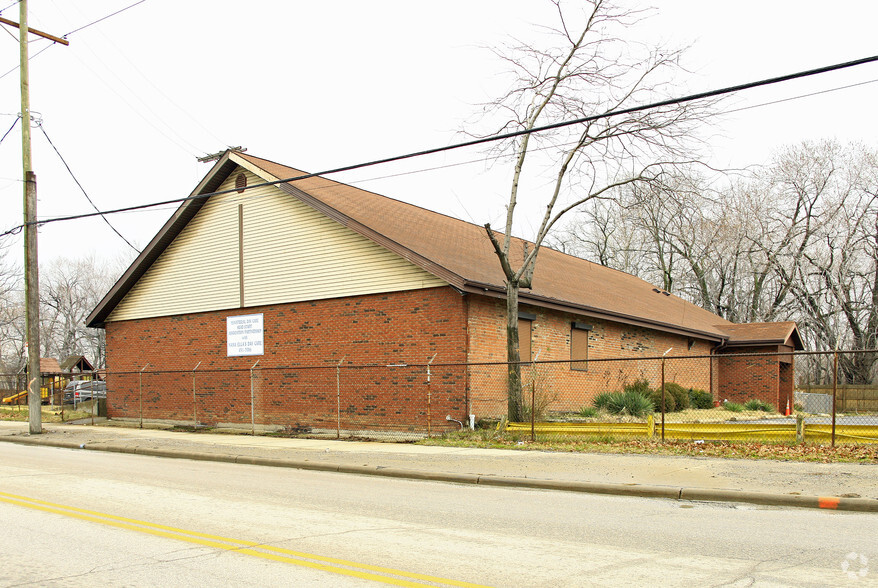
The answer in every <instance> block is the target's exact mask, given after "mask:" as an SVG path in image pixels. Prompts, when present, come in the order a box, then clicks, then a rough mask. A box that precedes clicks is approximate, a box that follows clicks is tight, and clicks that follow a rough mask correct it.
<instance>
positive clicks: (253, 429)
mask: <svg viewBox="0 0 878 588" xmlns="http://www.w3.org/2000/svg"><path fill="white" fill-rule="evenodd" d="M257 365H259V360H258V359H257V360H256V363H254V364H253V367H251V368H250V434H251V435H253V436H254V437H255V436H256V406H255V403H254V401H253V397H254V392H253V370H255V369H256V366H257Z"/></svg>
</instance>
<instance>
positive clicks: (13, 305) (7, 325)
mask: <svg viewBox="0 0 878 588" xmlns="http://www.w3.org/2000/svg"><path fill="white" fill-rule="evenodd" d="M20 276H21V272H19V271H17V270H16V269H15V267H14V266H13V265H12V263H10V262H9V261H8V258H7V256H6V248H5V247H0V372H17V371H18V370H19V369H20V368H21V367H22V365H23V364H22V357H23V353H24V340H23V339H19V338H18V336H17V335H18V332H19V331H20V330H21V328H22V325H21V324H19V323H21V322H22V320H23V314H22V313H23V306H22V304H23V300H22V298H23V291H22V286H21V278H20Z"/></svg>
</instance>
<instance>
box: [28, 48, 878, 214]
mask: <svg viewBox="0 0 878 588" xmlns="http://www.w3.org/2000/svg"><path fill="white" fill-rule="evenodd" d="M876 61H878V55H873V56H870V57H864V58H861V59H856V60H853V61H847V62H843V63H837V64H833V65H828V66H824V67H819V68H814V69H810V70H805V71H800V72H796V73H792V74H785V75H781V76H776V77H772V78H766V79H762V80H758V81H754V82H747V83H743V84H737V85H735V86H728V87H725V88H719V89H715V90H708V91H705V92H698V93H695V94H689V95H687V96H682V97H679V98H669V99H666V100H660V101H658V102H651V103H648V104H643V105H640V106H632V107H630V108H623V109H619V110H613V111H609V112H604V113H601V114H594V115H590V116H585V117H580V118H576V119H572V120H567V121H559V122H555V123H551V124H547V125H541V126H538V127H533V128H531V129H521V130H517V131H511V132H508V133H500V134H497V135H491V136H487V137H479V138H476V139H471V140H469V141H463V142H461V143H454V144H451V145H444V146H442V147H432V148H429V149H423V150H421V151H414V152H410V153H406V154H403V155H395V156H391V157H385V158H381V159H375V160H372V161H367V162H363V163H356V164H352V165H345V166H341V167H336V168H331V169H327V170H324V171H320V172H314V173H306V174H302V175H298V176H294V177H290V178H284V179H280V180H272V181H266V182H261V183H258V184H254V185H252V186H248V187H247V188H246V189H248V190H252V189H254V188H262V187H265V186H274V185H277V184H285V183H291V182H296V181H301V180H306V179H309V178H314V177H318V176H327V175H331V174H337V173H341V172H346V171H352V170H355V169H361V168H366V167H372V166H376V165H381V164H385V163H391V162H396V161H403V160H406V159H412V158H416V157H423V156H425V155H432V154H434V153H441V152H443V151H452V150H456V149H461V148H464V147H472V146H476V145H483V144H485V143H490V142H494V141H501V140H504V139H510V138H515V137H521V136H524V135H530V134H534V133H541V132H544V131H548V130H553V129H558V128H563V127H568V126H572V125H576V124H582V123H586V122H592V121H596V120H600V119H603V118H609V117H613V116H620V115H623V114H633V113H636V112H642V111H645V110H651V109H655V108H660V107H663V106H671V105H674V104H683V103H687V102H693V101H696V100H703V99H706V98H712V97H716V96H722V95H725V94H731V93H734V92H740V91H742V90H749V89H752V88H758V87H761V86H768V85H772V84H778V83H781V82H785V81H789V80H794V79H798V78H803V77H809V76H814V75H818V74H822V73H827V72H830V71H837V70H840V69H846V68H850V67H854V66H857V65H863V64H866V63H873V62H876ZM232 192H237V188H231V189H228V190H218V191H214V192H206V193H203V194H196V195H193V196H186V197H183V198H173V199H170V200H162V201H158V202H153V203H147V204H138V205H133V206H126V207H122V208H117V209H113V210H107V211H103V212H101V213H86V214H78V215H69V216H60V217H54V218H48V219H41V220H38V221H35V223H34V224H38V225H42V224H47V223H51V222H62V221H68V220H77V219H82V218H89V217H93V216H98V215H100V214H116V213H121V212H130V211H135V210H144V209H147V208H154V207H157V206H165V205H168V204H176V203H183V202H187V201H189V200H201V199H205V198H209V197H211V196H219V195H222V194H229V193H232Z"/></svg>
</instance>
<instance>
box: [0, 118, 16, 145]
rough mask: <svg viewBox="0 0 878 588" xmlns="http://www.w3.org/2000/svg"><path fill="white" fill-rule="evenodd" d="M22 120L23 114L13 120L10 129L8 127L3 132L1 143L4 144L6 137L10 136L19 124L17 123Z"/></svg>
mask: <svg viewBox="0 0 878 588" xmlns="http://www.w3.org/2000/svg"><path fill="white" fill-rule="evenodd" d="M20 120H21V115H18V116H16V117H15V120H14V121H12V125H11V126H10V127H9V129H8V130H7V131H6V132H5V133H3V137H0V144H2V143H3V141H5V140H6V137H8V136H9V133H11V132H12V129H14V128H15V125H17V124H18V121H20Z"/></svg>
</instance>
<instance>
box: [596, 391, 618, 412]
mask: <svg viewBox="0 0 878 588" xmlns="http://www.w3.org/2000/svg"><path fill="white" fill-rule="evenodd" d="M614 394H619V393H618V392H601V393H600V394H598V395H597V396H595V397H594V402H593V404H594V407H595V408H596V409H598V410H606V411H607V412H610V409H609V406H610V403H611V401H612V398H613V395H614Z"/></svg>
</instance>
